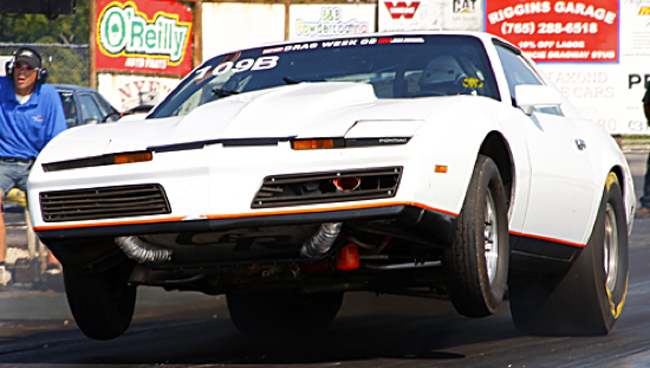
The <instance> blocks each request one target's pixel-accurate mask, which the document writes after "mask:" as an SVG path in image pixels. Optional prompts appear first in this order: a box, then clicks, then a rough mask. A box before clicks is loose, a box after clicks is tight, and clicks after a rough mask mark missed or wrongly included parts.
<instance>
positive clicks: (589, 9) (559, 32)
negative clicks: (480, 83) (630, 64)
mask: <svg viewBox="0 0 650 368" xmlns="http://www.w3.org/2000/svg"><path fill="white" fill-rule="evenodd" d="M485 14H486V21H485V28H486V31H487V32H490V33H493V34H496V35H499V36H501V37H503V38H505V39H507V40H508V41H510V42H512V43H514V44H515V45H517V46H519V48H521V49H522V50H523V51H524V52H525V53H526V54H527V55H528V56H529V57H531V58H532V59H533V60H535V61H538V62H543V61H552V62H618V61H619V54H618V23H619V4H618V2H617V1H611V0H586V1H557V0H553V1H528V2H522V1H520V0H486V8H485Z"/></svg>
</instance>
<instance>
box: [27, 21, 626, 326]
mask: <svg viewBox="0 0 650 368" xmlns="http://www.w3.org/2000/svg"><path fill="white" fill-rule="evenodd" d="M29 180H30V181H29V203H30V209H31V213H32V215H33V223H34V225H35V229H36V231H37V232H38V234H39V236H40V237H41V239H42V240H43V241H44V242H45V243H46V244H47V245H48V246H49V247H50V248H51V249H52V250H53V252H54V253H55V254H56V256H57V257H58V258H59V259H60V260H61V262H62V264H63V268H64V279H65V288H66V293H67V297H68V302H69V304H70V308H71V310H72V313H73V315H74V317H75V320H76V321H77V324H78V326H79V327H80V328H81V330H82V331H83V332H84V333H85V334H86V335H88V336H90V337H92V338H96V339H111V338H114V337H117V336H119V335H121V334H122V333H124V332H125V331H126V330H127V329H128V327H129V324H130V322H131V318H132V315H133V307H134V304H135V300H136V292H135V291H136V288H137V287H142V286H155V287H162V288H164V289H166V290H190V291H200V292H203V293H207V294H212V295H218V294H225V295H226V296H227V303H228V307H229V309H230V314H231V318H232V320H233V322H234V324H235V326H236V327H237V328H238V329H239V330H241V331H242V332H244V333H249V334H258V333H291V334H293V333H302V332H307V331H308V332H313V331H322V330H324V329H325V328H327V327H328V325H329V324H330V322H331V321H332V320H333V319H334V318H335V316H336V314H337V311H338V309H339V308H340V306H341V301H342V298H343V295H344V293H345V292H348V291H371V292H376V293H393V294H401V295H412V296H424V297H436V298H446V299H448V300H450V301H451V303H452V304H453V306H454V307H455V308H456V310H457V311H458V312H459V313H460V314H462V315H465V316H468V317H474V318H478V317H486V316H489V315H492V314H494V313H495V312H496V311H497V310H498V308H499V307H500V305H501V304H502V300H503V299H504V296H505V295H508V297H509V300H510V308H511V310H512V317H513V320H514V322H515V325H516V326H517V328H518V329H519V330H521V331H523V332H525V333H529V334H541V335H595V334H605V333H607V332H609V331H610V330H611V329H612V328H613V326H614V323H615V322H616V320H617V319H618V318H619V316H620V313H621V310H622V307H623V304H624V301H625V292H626V287H627V278H628V261H627V237H628V234H629V232H630V228H631V222H632V219H631V216H630V214H631V213H633V206H634V203H635V197H634V190H633V184H632V179H631V175H630V171H629V168H628V166H627V163H626V161H625V158H624V156H623V154H622V153H621V151H620V149H619V147H618V145H617V144H616V143H615V141H614V140H613V139H612V138H611V137H610V136H609V135H608V134H607V133H606V132H605V131H604V130H603V129H602V128H600V127H599V126H598V125H597V124H595V123H593V122H590V121H587V120H585V119H584V118H583V117H582V116H581V115H580V114H579V113H578V112H577V111H576V109H575V108H573V107H572V106H571V104H570V103H569V102H568V101H567V100H566V98H564V97H563V96H562V94H561V93H560V92H558V90H557V89H555V87H553V86H552V84H551V83H549V82H548V80H547V79H546V77H545V76H544V75H543V73H541V72H540V71H539V70H538V69H537V67H536V66H535V64H534V63H533V62H531V61H530V60H528V59H527V58H526V57H525V56H524V55H522V53H521V52H520V51H519V50H518V49H517V48H516V47H514V46H513V45H511V44H509V43H507V42H505V41H503V40H501V39H499V38H498V37H495V36H493V35H490V34H485V33H467V32H422V33H408V34H372V35H362V36H353V37H343V38H332V39H319V40H310V41H300V42H284V43H278V44H275V45H265V46H262V47H256V48H249V49H243V50H240V51H236V52H232V53H227V54H224V55H218V56H215V57H214V58H212V59H210V60H207V61H206V62H205V63H203V64H202V65H200V66H199V67H198V68H196V69H195V70H193V71H192V72H191V73H190V74H188V75H187V76H186V77H185V79H184V80H183V81H182V82H181V83H180V84H179V86H178V87H177V88H176V89H175V90H173V91H172V92H171V93H170V94H169V95H168V96H167V97H166V98H165V99H164V100H163V101H162V102H161V103H160V104H158V105H157V106H155V107H154V108H153V110H152V111H151V112H150V113H148V114H147V115H144V114H143V115H141V117H140V118H138V119H131V120H130V121H128V122H116V123H110V124H101V125H94V126H83V127H79V128H75V129H71V130H68V131H66V132H64V133H63V134H61V135H60V136H59V137H58V138H57V139H56V140H54V141H52V142H51V143H50V144H49V145H48V146H47V147H46V148H45V149H44V150H43V152H42V153H41V155H40V156H39V158H38V160H37V162H36V164H35V165H34V168H33V169H32V174H31V176H30V179H29Z"/></svg>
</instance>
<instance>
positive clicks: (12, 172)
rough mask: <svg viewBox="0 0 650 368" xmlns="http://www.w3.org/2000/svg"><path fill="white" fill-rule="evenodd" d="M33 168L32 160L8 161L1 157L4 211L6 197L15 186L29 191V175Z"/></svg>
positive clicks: (0, 175)
mask: <svg viewBox="0 0 650 368" xmlns="http://www.w3.org/2000/svg"><path fill="white" fill-rule="evenodd" d="M31 168H32V162H19V161H12V162H7V161H4V160H2V159H0V190H2V199H3V201H2V212H4V198H5V196H6V195H7V193H9V191H10V190H11V189H13V188H18V189H20V190H22V191H23V192H25V193H27V177H28V176H29V170H30V169H31Z"/></svg>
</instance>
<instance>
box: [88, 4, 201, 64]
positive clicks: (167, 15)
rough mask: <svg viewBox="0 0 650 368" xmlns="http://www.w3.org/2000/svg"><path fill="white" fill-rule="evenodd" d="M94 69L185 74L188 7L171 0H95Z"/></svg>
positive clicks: (189, 41) (188, 50)
mask: <svg viewBox="0 0 650 368" xmlns="http://www.w3.org/2000/svg"><path fill="white" fill-rule="evenodd" d="M96 35H97V46H96V48H95V53H96V64H95V67H96V68H97V70H100V71H101V70H110V71H125V72H130V73H138V72H147V73H156V74H167V75H185V74H187V73H188V72H189V71H190V70H192V49H191V44H192V11H191V9H190V8H189V7H187V6H185V5H183V4H181V3H178V2H176V1H171V0H157V1H152V0H130V1H124V2H122V1H111V0H97V30H96Z"/></svg>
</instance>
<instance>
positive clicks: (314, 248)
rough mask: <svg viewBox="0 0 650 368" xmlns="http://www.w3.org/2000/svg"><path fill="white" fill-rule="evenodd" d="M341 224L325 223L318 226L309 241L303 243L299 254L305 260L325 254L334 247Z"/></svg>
mask: <svg viewBox="0 0 650 368" xmlns="http://www.w3.org/2000/svg"><path fill="white" fill-rule="evenodd" d="M342 227H343V223H342V222H326V223H323V224H321V225H320V229H318V231H317V232H316V234H314V235H313V236H312V237H311V238H310V239H308V240H307V241H305V242H304V243H303V245H302V248H300V254H301V255H302V256H303V257H307V258H318V257H320V256H322V255H323V254H325V253H327V251H328V250H330V248H331V247H332V245H334V241H335V240H336V237H337V236H339V233H340V232H341V228H342Z"/></svg>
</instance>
